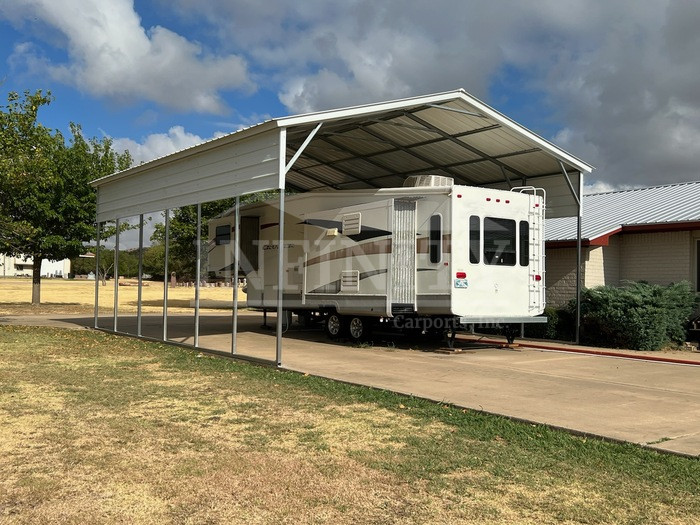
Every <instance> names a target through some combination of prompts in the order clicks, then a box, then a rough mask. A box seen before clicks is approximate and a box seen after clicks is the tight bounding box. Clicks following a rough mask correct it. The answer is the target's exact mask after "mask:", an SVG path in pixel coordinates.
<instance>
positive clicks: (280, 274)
mask: <svg viewBox="0 0 700 525" xmlns="http://www.w3.org/2000/svg"><path fill="white" fill-rule="evenodd" d="M317 129H318V126H317ZM279 146H280V149H279V184H278V187H279V192H280V209H279V214H280V217H279V235H278V237H279V239H278V240H277V349H276V356H275V357H276V361H277V366H282V317H283V314H284V310H283V308H282V300H283V298H284V286H283V283H284V187H285V179H286V176H287V128H282V129H280V142H279Z"/></svg>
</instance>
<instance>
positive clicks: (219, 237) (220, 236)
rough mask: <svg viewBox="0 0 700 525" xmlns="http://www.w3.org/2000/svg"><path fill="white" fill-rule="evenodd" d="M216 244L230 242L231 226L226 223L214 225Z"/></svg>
mask: <svg viewBox="0 0 700 525" xmlns="http://www.w3.org/2000/svg"><path fill="white" fill-rule="evenodd" d="M214 241H215V242H216V245H217V246H218V245H220V244H231V227H230V226H229V225H228V224H225V225H223V226H217V227H216V238H215V239H214Z"/></svg>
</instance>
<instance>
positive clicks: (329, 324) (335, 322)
mask: <svg viewBox="0 0 700 525" xmlns="http://www.w3.org/2000/svg"><path fill="white" fill-rule="evenodd" d="M342 331H343V318H342V317H340V315H339V314H337V313H335V312H331V313H329V314H328V316H327V317H326V333H327V334H328V336H329V337H330V338H331V339H337V338H338V337H340V335H341V333H342Z"/></svg>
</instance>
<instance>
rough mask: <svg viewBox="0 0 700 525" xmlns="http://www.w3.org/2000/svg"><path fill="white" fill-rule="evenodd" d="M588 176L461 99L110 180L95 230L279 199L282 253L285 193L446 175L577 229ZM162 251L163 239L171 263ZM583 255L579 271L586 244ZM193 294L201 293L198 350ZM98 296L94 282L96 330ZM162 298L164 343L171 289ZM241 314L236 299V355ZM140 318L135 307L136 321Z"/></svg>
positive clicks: (268, 129)
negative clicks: (153, 216) (250, 196)
mask: <svg viewBox="0 0 700 525" xmlns="http://www.w3.org/2000/svg"><path fill="white" fill-rule="evenodd" d="M591 170H592V167H591V166H589V165H588V164H586V163H585V162H583V161H581V160H579V159H577V158H576V157H574V156H572V155H571V154H569V153H567V152H566V151H564V150H562V149H560V148H558V147H557V146H555V145H554V144H552V143H551V142H549V141H547V140H545V139H543V138H542V137H539V136H538V135H536V134H535V133H533V132H531V131H529V130H528V129H526V128H524V127H523V126H521V125H519V124H517V123H516V122H514V121H512V120H511V119H509V118H508V117H506V116H505V115H503V114H501V113H499V112H498V111H496V110H494V109H493V108H491V107H489V106H488V105H486V104H484V103H483V102H481V101H479V100H477V99H476V98H474V97H473V96H471V95H469V94H468V93H466V92H465V91H464V90H457V91H450V92H446V93H439V94H433V95H426V96H420V97H414V98H407V99H401V100H393V101H388V102H381V103H375V104H367V105H362V106H356V107H351V108H343V109H335V110H329V111H322V112H317V113H310V114H306V115H297V116H290V117H283V118H277V119H272V120H269V121H266V122H263V123H261V124H258V125H256V126H252V127H249V128H246V129H242V130H240V131H237V132H235V133H231V134H229V135H226V136H223V137H220V138H217V139H214V140H210V141H208V142H205V143H202V144H199V145H197V146H194V147H192V148H189V149H186V150H182V151H179V152H176V153H173V154H171V155H167V156H165V157H161V158H159V159H155V160H153V161H151V162H148V163H145V164H142V165H139V166H135V167H133V168H130V169H128V170H125V171H122V172H119V173H115V174H113V175H110V176H107V177H103V178H101V179H98V180H95V181H93V182H92V185H93V186H94V187H95V188H96V189H97V222H98V224H99V223H101V222H103V221H108V220H115V221H119V219H120V218H125V217H130V216H136V215H139V216H140V217H141V225H142V224H143V214H146V213H152V212H156V211H158V210H165V211H166V213H165V216H166V231H167V224H168V222H167V217H168V210H170V209H172V208H176V207H180V206H185V205H201V204H202V203H204V202H209V201H213V200H217V199H222V198H226V197H239V196H241V195H245V194H247V193H252V192H257V191H265V190H281V191H280V200H279V208H280V209H279V231H280V244H279V245H280V246H282V244H283V243H282V232H283V230H284V201H285V199H284V189H285V188H290V189H293V190H295V191H302V192H303V191H310V190H324V191H336V190H343V189H360V188H380V187H395V186H401V185H402V184H403V182H404V179H405V178H406V177H407V176H409V175H417V174H436V175H444V176H447V177H452V178H454V180H455V182H456V183H458V184H465V185H476V186H487V187H494V188H510V187H513V186H518V185H536V186H538V187H542V188H544V189H545V190H546V191H547V210H546V213H547V217H567V216H575V217H578V218H579V221H578V222H579V225H580V216H581V199H580V196H581V193H582V188H583V174H584V173H589V172H590V171H591ZM141 228H142V227H141ZM579 229H580V228H579ZM198 231H199V229H198ZM98 236H99V235H98ZM579 237H580V236H579ZM117 238H118V237H117ZM198 241H199V239H198ZM236 242H237V243H238V236H236ZM98 243H99V239H98ZM140 243H142V241H140ZM200 244H201V243H199V242H198V246H199V245H200ZM167 250H168V238H167V234H166V260H167ZM115 252H118V246H117V248H116V249H115ZM578 252H579V264H578V268H579V269H580V241H579V250H578ZM237 253H238V246H236V254H237ZM278 253H279V272H278V287H277V288H278V289H277V294H278V300H277V303H278V306H277V316H278V319H281V318H282V310H283V308H282V286H281V285H280V284H281V283H282V272H283V267H284V250H279V251H278ZM237 257H238V256H237V255H236V258H237ZM236 263H237V259H236ZM98 264H99V263H98ZM139 273H141V272H139ZM166 273H167V272H166ZM578 281H579V282H580V278H578ZM140 286H141V280H140V279H139V287H140ZM198 288H199V283H197V290H195V325H196V327H195V346H197V345H198V340H197V333H198V328H197V327H198V322H199V321H198V319H199V318H198V315H199V310H198V297H199V290H198ZM98 289H99V288H98V283H97V282H96V287H95V327H96V328H97V319H98V306H99V293H98ZM164 289H165V292H164V294H165V297H164V306H163V311H164V314H163V315H164V325H163V326H164V328H163V332H164V334H163V339H164V340H165V339H167V286H165V287H164ZM234 289H235V287H234ZM117 290H118V287H117V286H115V309H114V329H113V331H114V332H118V326H117V315H118V311H117V300H116V295H117V294H118V291H117ZM236 311H237V310H236V298H234V314H233V317H234V320H233V327H234V328H233V334H232V348H233V349H235V340H236V329H235V324H236ZM140 315H141V312H140V309H139V312H138V316H139V319H140ZM139 326H140V322H139ZM137 335H139V336H140V335H141V334H140V331H139V333H138V334H137ZM281 360H282V323H281V322H278V323H277V345H276V364H277V365H280V364H281Z"/></svg>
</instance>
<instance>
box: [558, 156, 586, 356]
mask: <svg viewBox="0 0 700 525" xmlns="http://www.w3.org/2000/svg"><path fill="white" fill-rule="evenodd" d="M559 167H560V168H561V173H562V175H564V180H565V181H566V183H567V184H568V186H569V191H570V192H571V195H572V196H573V197H574V200H575V201H576V208H577V212H578V213H577V214H576V328H575V334H574V342H575V343H576V344H578V343H579V340H580V335H581V215H582V213H583V207H582V206H581V199H582V196H583V173H581V172H580V171H579V172H578V191H576V190H575V189H574V185H573V184H571V179H570V178H569V174H568V173H567V171H566V167H565V166H564V163H563V162H562V161H559Z"/></svg>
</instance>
